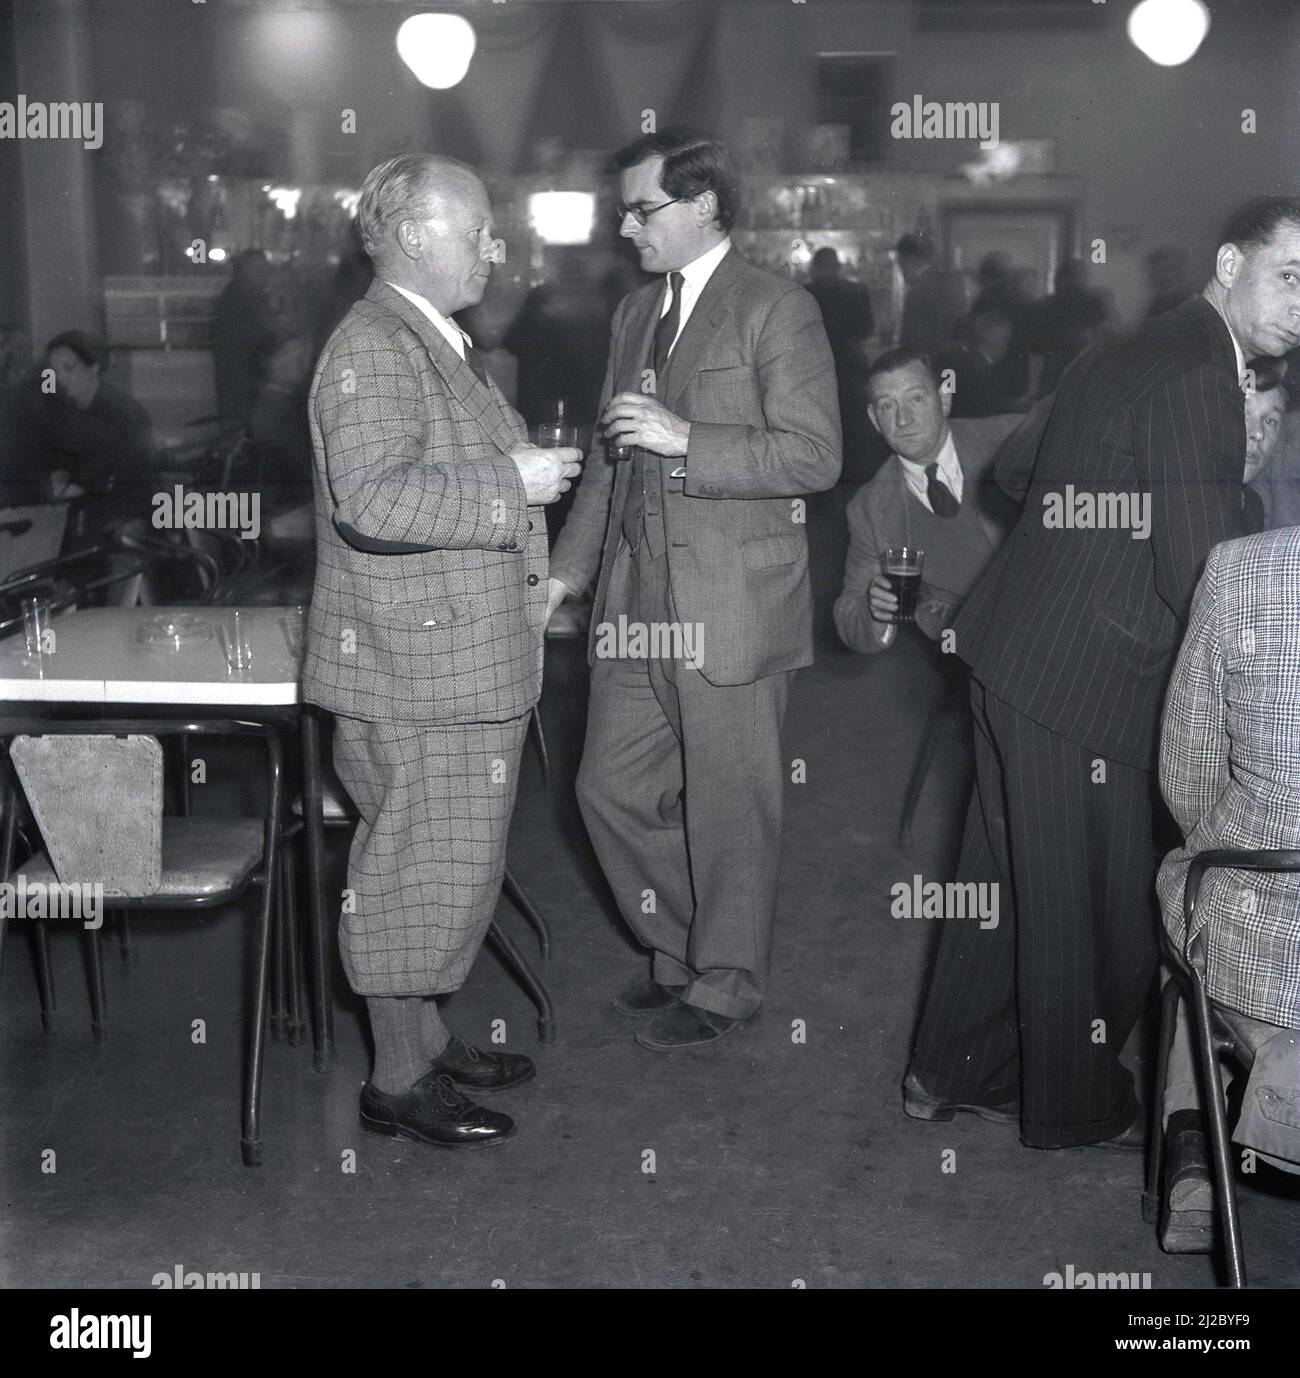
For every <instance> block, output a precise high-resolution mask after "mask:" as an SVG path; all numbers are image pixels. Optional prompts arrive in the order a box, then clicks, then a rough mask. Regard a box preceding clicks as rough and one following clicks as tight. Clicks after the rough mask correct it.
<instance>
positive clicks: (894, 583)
mask: <svg viewBox="0 0 1300 1378" xmlns="http://www.w3.org/2000/svg"><path fill="white" fill-rule="evenodd" d="M924 559H925V551H924V550H915V549H913V547H911V546H908V545H891V546H890V547H889V549H888V550H886V551H885V553H884V554H883V555H882V556H881V557H880V570H881V573H882V574H883V575H884V576H885V578H886V580H887V581H888V583H889V591H890V593H892V594H893V595H894V597H895V598H897V599H898V611H897V612H896V613H895V614H894V616H893V617H892V618H891V619H890V620H891V621H893V622H915V621H916V595H917V593H918V591H919V590H920V587H921V561H922V560H924Z"/></svg>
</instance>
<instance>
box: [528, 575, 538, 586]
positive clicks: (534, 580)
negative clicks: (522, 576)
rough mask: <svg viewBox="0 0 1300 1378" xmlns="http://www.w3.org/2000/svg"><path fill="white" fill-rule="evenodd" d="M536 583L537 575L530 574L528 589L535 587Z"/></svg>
mask: <svg viewBox="0 0 1300 1378" xmlns="http://www.w3.org/2000/svg"><path fill="white" fill-rule="evenodd" d="M536 583H537V575H535V574H530V575H529V576H528V587H529V588H532V587H534V585H535V584H536Z"/></svg>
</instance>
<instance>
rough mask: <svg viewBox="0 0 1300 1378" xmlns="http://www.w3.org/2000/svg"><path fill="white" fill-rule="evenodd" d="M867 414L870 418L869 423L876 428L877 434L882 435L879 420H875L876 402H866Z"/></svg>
mask: <svg viewBox="0 0 1300 1378" xmlns="http://www.w3.org/2000/svg"><path fill="white" fill-rule="evenodd" d="M867 415H868V416H869V417H870V418H871V424H872V425H873V426H874V427H875V428H876V433H877V434H878V435H883V434H884V432H883V431H882V430H881V429H880V422H879V421H877V420H876V404H875V403H874V402H868V403H867Z"/></svg>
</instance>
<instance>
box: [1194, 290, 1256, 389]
mask: <svg viewBox="0 0 1300 1378" xmlns="http://www.w3.org/2000/svg"><path fill="white" fill-rule="evenodd" d="M1201 297H1202V299H1203V300H1204V301H1208V302H1209V303H1210V305H1211V306H1213V307H1214V309H1215V311H1217V312H1218V313H1219V319H1220V320H1221V321H1222V322H1223V324H1224V325H1225V326H1227V330H1228V338H1229V339H1230V340H1231V341H1232V352H1233V354H1235V355H1236V356H1237V382H1238V383H1245V381H1246V356H1245V355H1244V354H1243V353H1242V352H1241V345H1240V344H1238V343H1237V332H1236V331H1235V330H1233V328H1232V326H1231V325H1229V324H1228V316H1227V313H1226V312H1225V311H1221V310H1220V309H1219V305H1218V303H1217V302H1215V301H1214V299H1213V298H1212V297H1211V296H1210V294H1209V288H1206V290H1205V291H1204V292H1202V293H1201Z"/></svg>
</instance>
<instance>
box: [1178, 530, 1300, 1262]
mask: <svg viewBox="0 0 1300 1378" xmlns="http://www.w3.org/2000/svg"><path fill="white" fill-rule="evenodd" d="M1160 787H1161V790H1162V791H1163V793H1164V796H1165V799H1166V800H1167V801H1168V804H1169V807H1170V809H1171V810H1172V811H1173V814H1174V817H1175V818H1176V819H1177V820H1178V823H1179V826H1180V827H1181V828H1182V830H1183V836H1184V838H1185V841H1184V843H1183V845H1182V846H1181V847H1179V848H1177V849H1176V850H1174V851H1172V852H1170V853H1169V855H1168V856H1167V857H1166V858H1165V861H1164V865H1163V866H1161V868H1160V876H1159V880H1158V882H1157V884H1158V889H1159V892H1160V902H1161V907H1162V909H1163V912H1164V922H1165V929H1166V931H1167V932H1168V934H1169V938H1170V941H1171V942H1172V944H1173V945H1174V947H1175V948H1177V950H1178V951H1179V952H1181V953H1184V954H1187V955H1188V956H1189V959H1194V960H1196V962H1197V964H1198V965H1200V964H1202V963H1203V969H1204V973H1205V982H1206V988H1207V990H1208V991H1209V995H1210V999H1211V1000H1212V1001H1213V1003H1214V1005H1215V1007H1216V1009H1217V1011H1218V1014H1219V1017H1220V1018H1221V1019H1222V1021H1223V1022H1224V1023H1225V1024H1227V1025H1228V1026H1229V1027H1230V1028H1231V1030H1232V1032H1233V1033H1234V1034H1235V1035H1236V1036H1237V1039H1238V1040H1239V1041H1240V1042H1241V1043H1243V1044H1244V1045H1245V1046H1246V1047H1247V1048H1249V1049H1251V1050H1253V1052H1254V1065H1253V1068H1252V1071H1251V1076H1250V1082H1249V1084H1248V1086H1247V1088H1246V1094H1245V1098H1244V1100H1243V1104H1242V1112H1241V1115H1240V1116H1239V1118H1238V1121H1237V1127H1236V1130H1235V1132H1234V1134H1233V1138H1234V1139H1235V1140H1236V1141H1237V1142H1238V1143H1241V1144H1245V1145H1247V1146H1248V1147H1250V1148H1252V1149H1254V1150H1255V1151H1256V1152H1257V1153H1258V1155H1259V1156H1260V1157H1263V1158H1265V1159H1266V1160H1267V1161H1268V1162H1271V1163H1273V1164H1274V1165H1275V1166H1277V1167H1280V1168H1283V1169H1285V1170H1286V1171H1289V1172H1300V874H1296V873H1287V872H1267V871H1260V872H1255V871H1237V870H1230V869H1212V870H1210V871H1208V872H1206V874H1205V878H1204V880H1203V881H1202V884H1201V889H1200V895H1199V898H1198V900H1197V904H1196V910H1195V914H1194V917H1193V923H1192V929H1191V931H1190V932H1189V931H1188V930H1187V925H1186V924H1185V922H1184V919H1183V889H1184V886H1185V884H1186V880H1187V871H1188V868H1189V866H1190V865H1191V861H1192V858H1193V857H1194V856H1196V855H1197V853H1199V852H1204V851H1210V850H1212V849H1214V848H1219V847H1235V848H1250V849H1262V848H1269V849H1275V848H1280V849H1286V850H1294V849H1300V527H1294V526H1292V527H1284V528H1283V529H1282V530H1279V531H1267V532H1264V533H1263V534H1261V535H1257V536H1248V537H1245V538H1244V539H1241V540H1235V541H1225V542H1224V543H1223V544H1221V545H1217V546H1215V547H1214V549H1213V550H1212V551H1211V552H1210V557H1209V559H1208V560H1207V562H1206V565H1205V573H1204V575H1203V576H1202V578H1201V583H1200V586H1199V588H1198V589H1197V591H1196V598H1195V601H1194V603H1193V604H1192V617H1191V622H1190V624H1189V626H1188V629H1187V636H1186V639H1185V640H1184V641H1183V646H1182V650H1181V652H1180V654H1179V657H1178V664H1177V666H1176V667H1175V669H1174V675H1173V679H1172V681H1171V682H1170V686H1169V696H1168V698H1167V700H1166V703H1165V714H1164V725H1163V729H1162V733H1161V746H1160ZM1199 1103H1200V1102H1199V1093H1198V1089H1197V1079H1196V1075H1195V1072H1194V1069H1193V1067H1192V1053H1191V1040H1190V1036H1189V1029H1188V1025H1187V1020H1186V1010H1185V1007H1184V1017H1183V1019H1182V1020H1181V1021H1180V1027H1179V1030H1178V1035H1177V1037H1176V1038H1175V1042H1174V1047H1173V1051H1172V1054H1171V1057H1170V1065H1169V1076H1168V1081H1167V1085H1166V1090H1165V1103H1164V1111H1165V1116H1166V1121H1167V1129H1166V1139H1167V1143H1168V1148H1169V1156H1168V1159H1167V1170H1166V1181H1165V1188H1164V1202H1163V1210H1162V1212H1161V1224H1160V1241H1161V1245H1162V1246H1163V1247H1164V1248H1165V1249H1166V1250H1167V1251H1168V1252H1170V1253H1202V1252H1208V1251H1209V1249H1210V1247H1211V1243H1212V1233H1213V1215H1212V1211H1213V1192H1212V1189H1211V1186H1210V1181H1209V1170H1208V1165H1207V1163H1206V1159H1205V1152H1204V1141H1203V1136H1202V1131H1201V1119H1200V1113H1199V1109H1198V1106H1199Z"/></svg>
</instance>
